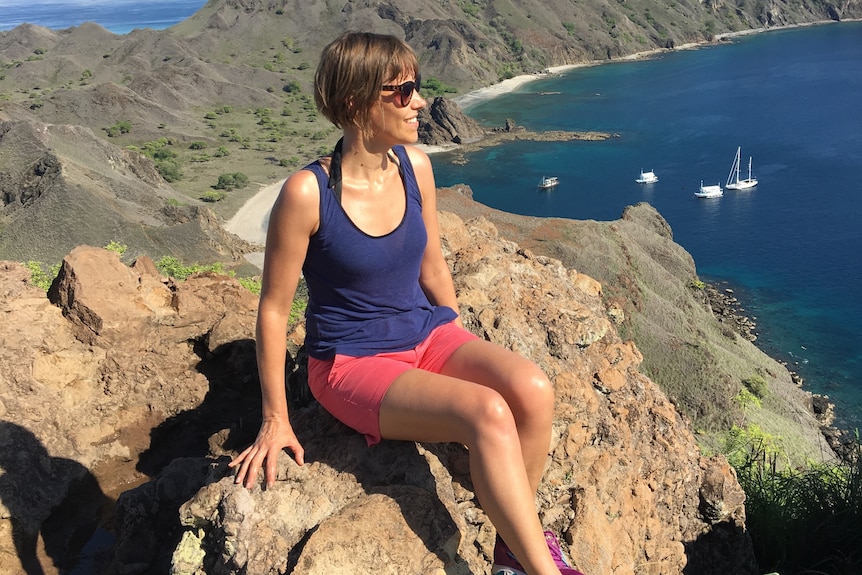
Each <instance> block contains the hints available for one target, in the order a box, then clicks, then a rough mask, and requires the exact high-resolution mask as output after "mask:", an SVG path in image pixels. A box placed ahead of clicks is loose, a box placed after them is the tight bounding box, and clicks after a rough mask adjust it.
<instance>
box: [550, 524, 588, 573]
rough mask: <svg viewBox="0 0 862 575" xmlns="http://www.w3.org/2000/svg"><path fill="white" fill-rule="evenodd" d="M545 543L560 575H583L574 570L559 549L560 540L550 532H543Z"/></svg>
mask: <svg viewBox="0 0 862 575" xmlns="http://www.w3.org/2000/svg"><path fill="white" fill-rule="evenodd" d="M545 541H546V542H547V543H548V551H550V552H551V557H552V558H553V559H554V563H555V564H556V565H557V568H558V569H559V570H560V574H561V575H584V574H583V573H581V572H580V571H578V570H577V569H574V568H573V567H572V565H571V563H569V560H568V559H567V558H566V555H565V554H564V553H563V550H562V549H561V548H560V540H559V539H557V536H556V535H554V533H553V532H552V531H545Z"/></svg>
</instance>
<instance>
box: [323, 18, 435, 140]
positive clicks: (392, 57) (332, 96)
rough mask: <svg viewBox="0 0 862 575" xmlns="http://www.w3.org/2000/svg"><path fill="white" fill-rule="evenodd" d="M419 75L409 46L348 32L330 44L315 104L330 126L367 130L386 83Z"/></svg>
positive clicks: (379, 36) (381, 36)
mask: <svg viewBox="0 0 862 575" xmlns="http://www.w3.org/2000/svg"><path fill="white" fill-rule="evenodd" d="M411 72H412V73H413V74H415V75H418V74H419V62H418V60H417V59H416V54H415V53H414V52H413V49H412V48H411V47H410V45H409V44H407V42H405V41H403V40H401V39H399V38H396V37H395V36H389V35H384V34H373V33H371V32H353V31H348V32H345V33H343V34H342V35H341V36H339V37H338V38H336V39H335V40H333V41H332V42H330V43H329V45H327V46H326V47H325V48H324V49H323V52H322V53H321V55H320V63H319V64H318V66H317V72H316V73H315V74H314V102H315V104H317V109H318V110H320V113H321V114H323V115H324V116H326V117H327V118H328V119H329V121H330V122H332V123H333V124H335V125H336V126H338V127H339V128H344V127H345V126H356V127H358V128H360V129H364V128H365V127H366V126H367V124H368V116H369V112H370V110H371V107H372V106H373V105H374V103H375V102H377V101H378V99H379V98H380V88H381V86H383V85H384V84H385V83H386V82H389V81H391V80H394V79H396V78H398V77H400V76H403V75H404V74H408V73H411Z"/></svg>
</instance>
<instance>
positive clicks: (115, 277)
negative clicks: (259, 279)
mask: <svg viewBox="0 0 862 575" xmlns="http://www.w3.org/2000/svg"><path fill="white" fill-rule="evenodd" d="M441 227H442V231H443V236H444V251H445V252H446V256H447V259H448V261H449V262H450V264H451V266H452V269H453V272H454V278H455V283H456V289H457V292H458V297H459V304H460V307H461V312H462V315H463V318H464V322H465V325H466V326H468V328H469V329H471V330H472V331H474V332H475V333H477V334H478V335H480V336H481V337H484V338H485V339H488V340H490V341H494V342H497V343H499V344H501V345H504V346H506V347H509V348H511V349H514V350H516V351H518V352H519V353H522V354H524V355H525V356H527V357H530V358H531V359H533V360H534V361H536V362H537V363H538V364H539V365H540V366H541V367H542V368H543V369H544V370H545V372H546V373H547V374H548V375H549V376H550V378H551V380H552V382H553V383H554V385H555V389H556V396H557V403H556V414H555V420H554V428H553V429H554V432H553V438H552V445H551V453H550V454H549V459H548V465H547V468H546V472H545V478H544V481H543V483H542V486H541V488H540V492H539V494H538V498H537V505H538V507H539V509H540V514H541V518H542V521H543V523H544V525H545V526H546V527H547V528H549V529H553V530H554V531H556V532H557V533H559V534H560V535H561V536H562V539H563V541H564V543H565V546H566V547H567V550H568V552H569V555H570V556H571V557H572V559H573V560H574V561H575V562H576V563H577V565H578V567H579V568H580V569H581V570H582V571H584V572H585V573H603V574H606V573H613V574H627V573H682V572H691V573H704V574H709V573H718V572H722V573H724V572H732V573H749V572H753V569H752V567H753V565H754V561H753V553H752V549H751V545H750V542H749V540H748V538H747V535H746V533H745V531H744V519H745V517H744V506H743V501H744V495H743V494H742V491H741V489H740V488H739V485H738V483H737V482H736V479H735V477H734V473H733V470H732V469H731V468H730V467H729V466H728V465H727V463H726V461H724V460H723V459H721V458H715V459H706V458H704V457H702V456H701V454H700V452H699V450H698V449H697V446H696V444H695V441H694V438H693V436H692V434H691V432H690V430H689V429H688V427H687V424H686V422H685V421H684V420H683V419H682V418H681V417H680V416H679V414H678V413H677V411H676V410H675V409H674V407H673V406H672V405H671V404H670V403H669V402H668V400H667V399H666V398H665V396H664V395H663V394H662V393H661V392H660V391H659V389H658V388H657V387H656V386H655V384H654V383H653V382H652V381H650V380H649V379H648V378H646V377H645V376H644V375H642V374H641V373H640V372H639V371H638V365H639V364H640V362H641V359H642V357H641V354H640V352H639V351H638V350H637V348H636V347H635V346H634V345H633V344H632V343H630V342H625V341H622V340H621V339H620V337H619V335H618V333H617V331H616V329H615V327H614V325H613V323H612V322H611V321H610V316H609V314H608V312H607V311H606V310H605V308H604V306H603V303H602V300H601V290H602V286H601V285H600V284H599V283H598V282H596V281H595V280H593V279H591V278H589V277H587V276H585V275H583V274H580V273H578V272H577V271H575V270H571V269H567V268H566V267H564V266H563V265H562V264H561V263H560V262H559V261H557V260H554V259H551V258H547V257H543V256H535V255H533V254H532V253H530V252H529V251H528V250H524V249H521V248H520V247H519V246H518V245H517V244H514V243H512V242H509V241H506V240H503V239H500V238H499V237H498V235H497V229H496V227H495V226H494V225H492V224H491V223H490V222H488V221H486V220H484V219H481V218H479V219H476V220H471V221H469V222H467V223H464V222H463V221H462V220H461V219H460V218H459V217H457V216H455V215H452V214H450V213H445V212H444V213H441ZM26 278H27V273H26V270H25V269H24V268H23V267H21V266H19V265H17V264H10V263H3V264H2V265H0V296H2V297H0V314H2V317H3V322H2V325H0V340H2V341H3V342H4V345H3V347H2V349H0V376H2V378H3V379H4V382H3V391H2V394H0V400H2V404H0V416H2V418H3V420H4V426H5V427H4V428H3V433H2V434H0V442H2V443H0V446H2V453H3V454H4V456H3V458H0V466H2V468H3V471H4V474H3V475H0V497H2V504H3V506H2V507H0V519H2V521H0V525H3V526H4V529H0V536H3V538H2V539H0V548H2V551H0V553H5V555H3V556H2V558H3V559H4V561H3V562H2V564H3V565H4V566H5V565H7V564H11V563H9V562H7V561H5V559H6V558H10V560H14V561H15V562H17V563H16V564H17V565H20V564H21V562H22V559H28V558H22V557H20V553H16V551H15V548H14V545H13V543H14V542H15V541H14V540H13V539H14V538H13V537H12V536H11V533H12V527H15V526H24V531H25V532H26V533H28V534H30V536H31V537H32V536H34V535H35V534H38V533H39V532H40V530H41V531H42V532H43V538H45V540H46V543H47V540H48V539H49V538H54V540H57V539H58V538H59V537H55V536H54V535H53V534H49V536H48V537H45V536H44V533H45V525H46V523H49V518H50V517H51V513H52V509H53V508H55V507H56V506H57V505H58V504H60V503H61V502H62V501H64V499H66V495H67V494H68V493H69V492H70V490H71V488H72V486H73V485H75V482H76V480H78V479H79V477H80V476H83V477H93V478H95V479H96V483H97V487H99V488H100V489H101V492H102V493H103V494H104V492H105V491H110V492H111V493H112V494H114V493H119V492H121V491H123V493H122V495H120V497H119V501H118V503H117V505H116V510H115V513H114V516H113V522H112V523H111V529H113V530H114V531H115V533H116V535H117V541H116V544H115V545H114V546H113V548H111V549H110V550H108V551H107V552H106V553H105V556H106V560H105V561H104V562H103V563H101V570H102V572H105V573H166V572H169V571H171V570H172V569H173V572H181V573H212V574H220V573H241V572H242V573H249V574H257V573H261V574H264V573H304V574H311V573H362V572H368V570H369V566H371V565H374V566H375V569H374V572H375V573H380V572H385V573H388V572H392V573H450V574H457V573H463V574H467V573H487V571H488V568H489V565H490V555H491V553H492V548H493V540H494V529H493V526H492V525H491V524H490V523H489V522H488V520H487V518H486V516H485V514H484V513H483V512H482V510H481V507H480V506H479V504H478V502H477V501H476V498H475V495H474V493H473V491H472V485H471V483H470V479H469V472H468V463H467V454H466V452H465V450H464V448H463V447H461V446H459V445H451V444H443V445H426V444H414V443H409V442H389V441H384V442H383V443H381V444H380V445H377V446H375V447H373V448H368V447H367V446H366V445H365V442H364V440H363V439H362V438H361V437H360V436H359V435H358V434H356V433H355V432H353V431H351V430H349V429H347V428H346V427H344V426H343V425H341V424H340V423H339V422H337V421H336V420H334V419H333V418H332V417H330V416H329V415H328V414H327V413H325V412H324V411H323V410H322V409H321V408H320V407H319V406H318V405H317V404H316V403H315V402H314V401H309V399H308V395H307V393H306V392H303V385H304V371H303V369H302V366H303V361H302V359H301V358H302V349H301V341H302V334H303V332H302V325H299V326H297V327H296V328H295V329H294V330H293V331H292V332H291V333H290V334H289V346H288V347H289V350H290V352H289V358H288V359H289V362H288V363H289V365H288V367H289V369H290V371H291V374H290V377H289V380H290V383H289V388H290V395H291V397H292V398H294V400H293V402H292V404H291V413H292V418H293V425H294V429H295V430H296V432H297V435H298V436H299V439H300V441H302V443H303V445H304V447H305V450H306V464H305V465H304V466H302V467H299V466H297V465H296V464H295V463H293V461H292V460H291V459H290V458H289V457H288V456H287V455H286V454H283V455H282V457H281V459H280V461H279V468H278V481H277V482H276V484H275V486H274V487H273V488H272V489H269V490H265V491H264V490H261V488H260V487H256V488H254V489H252V490H246V489H245V488H243V487H240V486H237V485H235V484H234V483H233V480H232V476H231V473H230V471H229V470H228V468H227V462H228V461H229V458H230V456H231V455H232V454H233V453H235V452H236V450H237V449H238V448H241V447H243V446H244V445H245V444H247V443H248V442H250V441H252V440H253V438H254V435H255V434H256V433H257V428H258V421H259V419H258V418H259V415H258V414H259V395H258V392H257V381H256V370H255V364H254V347H253V341H252V338H253V324H254V315H255V309H256V303H257V302H256V297H254V296H252V295H251V294H250V293H248V292H245V291H243V288H242V287H241V286H239V284H238V282H236V281H235V280H233V279H232V278H228V277H224V276H215V275H205V276H200V277H194V278H192V279H190V280H187V281H186V282H183V283H175V282H173V281H170V280H165V279H163V278H159V277H158V276H157V275H154V273H153V270H152V267H151V266H150V265H147V262H146V261H142V262H141V263H139V264H138V265H136V266H134V267H132V268H129V267H126V266H125V264H123V263H121V262H120V261H119V259H118V257H117V256H116V254H113V253H111V252H107V251H105V250H99V249H95V248H78V249H76V250H74V251H73V252H72V253H71V254H70V255H69V256H68V257H67V258H66V260H65V261H64V265H63V270H62V272H61V275H60V277H59V278H58V280H57V281H56V282H55V284H54V286H52V289H51V292H50V293H51V301H53V302H55V303H56V304H57V305H52V304H51V302H50V301H49V300H48V299H47V298H45V296H44V294H43V293H42V292H41V291H39V290H37V289H36V288H33V287H31V286H29V285H28V284H27V283H26ZM18 341H20V342H21V343H20V344H19V343H17V342H18ZM37 366H39V367H38V368H37ZM142 430H145V431H144V432H142ZM21 434H29V437H30V441H29V443H26V444H24V443H22V442H21V441H20V440H18V439H15V438H16V437H17V436H20V435H21ZM10 444H15V445H16V446H18V445H27V449H24V448H23V447H21V448H20V451H18V452H17V453H18V454H17V455H13V456H10V455H8V454H9V453H14V451H13V450H10V447H9V446H10ZM16 448H17V447H16ZM23 460H29V461H34V462H41V463H32V464H30V467H28V468H27V470H28V471H27V473H24V472H23V471H22V470H23V469H24V468H23V467H22V466H21V464H20V463H19V462H20V461H23ZM58 460H62V461H63V462H68V464H66V465H59V464H58V463H57V462H58ZM46 461H47V463H45V462H46ZM109 461H110V462H113V464H114V466H113V467H112V469H113V470H114V473H113V475H112V477H113V478H114V481H116V480H117V478H118V477H119V476H123V477H126V478H133V477H137V478H138V482H140V479H141V478H142V475H143V474H146V475H148V476H150V477H154V479H153V480H151V481H149V482H146V483H143V484H142V485H140V486H139V487H136V488H133V489H126V490H124V487H123V486H120V485H113V484H112V485H110V487H108V484H109V483H110V481H109V479H108V477H106V474H105V473H104V471H103V470H104V469H105V467H106V462H109ZM118 461H119V462H125V468H124V467H123V466H122V465H119V464H117V462H118ZM135 468H137V469H135ZM34 470H38V473H39V475H38V477H39V478H40V485H41V491H40V494H42V493H44V495H41V498H40V501H44V503H42V504H41V505H32V504H30V503H29V500H26V499H25V498H26V497H30V496H29V495H26V496H25V495H24V494H25V493H32V492H33V488H32V486H28V485H27V482H28V481H32V479H30V478H32V477H33V475H32V473H30V472H31V471H34ZM501 472H503V473H504V472H505V470H501ZM123 474H125V475H123ZM25 487H29V489H27V488H25ZM91 515H92V514H91ZM85 523H86V522H85ZM94 523H95V521H94V520H93V519H91V520H90V521H89V523H86V525H87V526H88V527H85V528H82V530H83V531H84V532H86V529H90V530H92V528H93V525H94ZM19 531H20V530H19ZM80 538H81V537H79V539H80ZM73 540H74V541H77V540H75V539H74V538H73V537H71V536H67V537H66V540H65V548H66V549H68V550H69V551H68V552H67V553H72V552H73V551H74V549H73V548H74V545H73V543H74V541H73ZM56 548H57V546H56V545H55V546H54V547H52V549H54V551H53V553H54V554H53V555H52V552H51V551H47V553H48V555H50V556H51V557H52V558H55V559H57V560H59V559H60V557H61V553H60V552H59V551H56ZM716 549H719V552H716V551H715V550H716ZM729 549H732V552H729V551H728V550H729ZM4 569H6V568H5V567H4ZM8 572H14V571H8Z"/></svg>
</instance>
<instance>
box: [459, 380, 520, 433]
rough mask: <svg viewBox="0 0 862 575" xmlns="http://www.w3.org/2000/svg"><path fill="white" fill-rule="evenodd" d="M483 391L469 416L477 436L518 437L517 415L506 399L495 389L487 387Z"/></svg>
mask: <svg viewBox="0 0 862 575" xmlns="http://www.w3.org/2000/svg"><path fill="white" fill-rule="evenodd" d="M482 391H483V393H481V394H480V395H481V397H477V398H476V401H475V403H474V405H473V406H472V407H471V409H470V416H469V417H470V421H471V423H472V427H473V428H474V430H475V433H476V434H477V436H480V437H481V436H492V437H497V438H503V437H506V436H512V437H517V435H518V432H517V426H516V423H515V415H514V414H513V413H512V409H511V406H510V405H509V404H508V402H506V399H505V398H504V397H503V396H502V395H500V394H499V393H497V392H496V391H494V390H493V389H489V388H485V389H483V390H482Z"/></svg>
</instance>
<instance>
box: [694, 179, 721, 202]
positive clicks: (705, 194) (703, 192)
mask: <svg viewBox="0 0 862 575" xmlns="http://www.w3.org/2000/svg"><path fill="white" fill-rule="evenodd" d="M694 195H695V197H698V198H719V197H721V196H723V195H724V190H722V189H721V184H716V185H714V186H704V185H703V180H701V181H700V189H699V190H698V191H696V192H695V193H694Z"/></svg>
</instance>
